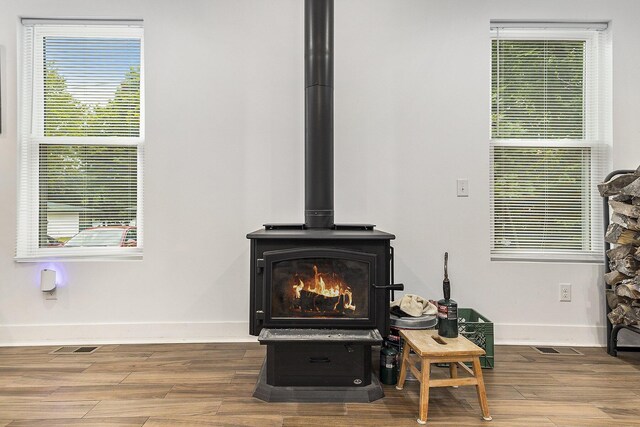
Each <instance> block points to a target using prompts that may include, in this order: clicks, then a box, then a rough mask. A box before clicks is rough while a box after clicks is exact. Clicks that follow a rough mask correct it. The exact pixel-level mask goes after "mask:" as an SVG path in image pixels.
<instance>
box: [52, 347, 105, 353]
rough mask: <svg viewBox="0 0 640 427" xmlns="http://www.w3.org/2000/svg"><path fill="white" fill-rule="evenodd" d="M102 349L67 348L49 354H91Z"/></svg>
mask: <svg viewBox="0 0 640 427" xmlns="http://www.w3.org/2000/svg"><path fill="white" fill-rule="evenodd" d="M98 348H100V347H96V346H83V347H71V346H65V347H60V348H58V349H56V350H53V351H52V352H50V353H49V354H91V353H93V352H94V351H96V350H97V349H98Z"/></svg>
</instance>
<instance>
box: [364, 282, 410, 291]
mask: <svg viewBox="0 0 640 427" xmlns="http://www.w3.org/2000/svg"><path fill="white" fill-rule="evenodd" d="M371 286H372V287H373V288H375V289H386V290H388V291H404V284H402V283H394V284H392V285H376V284H375V283H372V284H371Z"/></svg>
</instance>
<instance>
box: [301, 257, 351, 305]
mask: <svg viewBox="0 0 640 427" xmlns="http://www.w3.org/2000/svg"><path fill="white" fill-rule="evenodd" d="M325 278H326V281H325ZM303 289H304V290H305V291H307V292H312V293H314V294H318V295H322V296H325V297H329V298H335V297H338V296H340V295H343V296H344V298H343V300H344V308H345V309H348V310H355V309H356V306H355V305H354V304H353V293H352V292H351V288H350V287H349V286H348V285H346V284H344V283H342V281H341V280H340V279H338V278H336V277H335V276H329V277H327V276H326V275H325V274H323V273H318V267H317V266H315V265H314V266H313V280H308V281H307V283H305V282H303V281H302V279H300V278H298V283H297V284H295V285H293V292H294V295H295V297H296V298H300V292H301V291H302V290H303ZM339 303H340V301H338V302H337V303H336V305H335V306H334V309H336V308H337V306H338V304H339Z"/></svg>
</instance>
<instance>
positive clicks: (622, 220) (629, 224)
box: [611, 213, 640, 231]
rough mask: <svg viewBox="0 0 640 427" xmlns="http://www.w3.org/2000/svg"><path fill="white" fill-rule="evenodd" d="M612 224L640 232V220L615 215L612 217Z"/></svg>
mask: <svg viewBox="0 0 640 427" xmlns="http://www.w3.org/2000/svg"><path fill="white" fill-rule="evenodd" d="M611 222H612V223H614V224H618V225H621V226H623V227H624V228H627V229H629V230H633V231H640V224H638V220H637V219H634V218H631V217H628V216H626V215H622V214H619V213H614V214H613V215H611Z"/></svg>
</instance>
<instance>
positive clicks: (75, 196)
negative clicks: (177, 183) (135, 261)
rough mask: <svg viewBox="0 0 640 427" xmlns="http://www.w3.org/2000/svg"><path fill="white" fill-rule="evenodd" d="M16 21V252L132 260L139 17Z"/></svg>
mask: <svg viewBox="0 0 640 427" xmlns="http://www.w3.org/2000/svg"><path fill="white" fill-rule="evenodd" d="M22 24H23V34H22V57H23V63H22V70H21V94H20V99H21V102H22V104H21V109H20V114H21V115H20V136H19V139H20V140H19V143H20V148H19V150H20V159H19V196H18V197H19V202H18V235H17V236H18V237H17V239H18V240H17V250H16V259H17V260H30V259H45V258H65V259H68V258H87V257H88V258H91V259H95V258H112V257H116V258H119V257H124V258H140V257H141V255H142V237H143V229H142V224H143V223H142V164H143V162H142V159H143V146H144V102H143V100H144V96H143V93H144V68H143V60H142V59H143V32H142V26H141V22H137V21H127V22H111V21H55V20H34V19H25V20H23V22H22ZM128 233H134V236H135V237H134V238H133V239H130V238H128V237H127V236H128ZM74 236H75V237H74ZM107 237H109V238H107Z"/></svg>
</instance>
